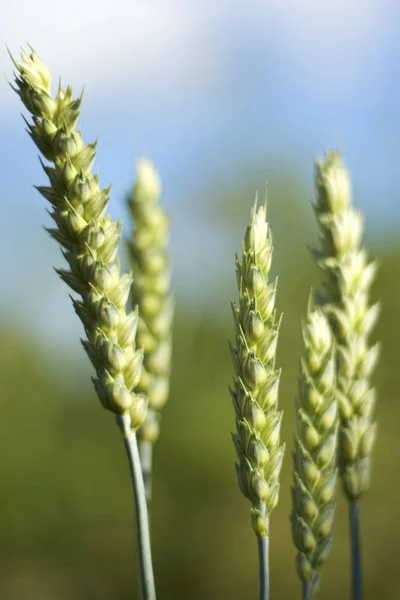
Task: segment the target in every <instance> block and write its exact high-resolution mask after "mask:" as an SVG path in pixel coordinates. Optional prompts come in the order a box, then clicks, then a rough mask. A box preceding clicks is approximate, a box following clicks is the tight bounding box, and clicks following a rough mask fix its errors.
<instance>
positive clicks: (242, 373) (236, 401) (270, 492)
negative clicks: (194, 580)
mask: <svg viewBox="0 0 400 600" xmlns="http://www.w3.org/2000/svg"><path fill="white" fill-rule="evenodd" d="M271 260H272V238H271V233H270V230H269V226H268V223H267V220H266V206H264V207H263V206H261V207H259V208H258V209H257V200H256V203H255V205H254V207H253V209H252V211H251V217H250V224H249V225H248V227H247V230H246V234H245V238H244V242H243V252H242V258H241V260H240V259H239V258H238V257H236V273H237V283H238V288H239V306H236V305H235V304H233V306H232V308H233V317H234V322H235V331H236V341H235V346H233V345H232V344H231V346H230V347H231V354H232V361H233V368H234V386H233V389H231V390H230V391H231V395H232V399H233V406H234V409H235V415H236V433H235V434H233V441H234V444H235V448H236V453H237V457H238V461H239V463H238V464H237V465H236V472H237V477H238V482H239V487H240V489H241V491H242V492H243V494H244V495H245V496H246V497H247V498H248V499H249V500H250V501H251V503H252V509H251V514H252V524H253V529H254V531H255V533H256V535H257V538H258V547H259V557H260V598H261V599H262V600H266V599H267V598H269V567H268V540H269V519H270V515H271V512H272V511H273V509H274V508H275V506H276V505H277V503H278V495H279V474H280V470H281V465H282V460H283V454H284V447H283V445H282V444H281V442H280V429H281V420H282V412H281V411H279V410H278V407H277V402H278V387H279V378H280V371H279V370H278V369H276V368H275V355H276V346H277V341H278V331H279V324H280V321H277V317H276V310H275V295H276V287H277V281H276V280H275V281H274V282H273V283H270V282H269V280H268V278H269V271H270V267H271Z"/></svg>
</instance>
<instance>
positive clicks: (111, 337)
mask: <svg viewBox="0 0 400 600" xmlns="http://www.w3.org/2000/svg"><path fill="white" fill-rule="evenodd" d="M11 58H12V57H11ZM12 60H13V63H14V65H15V68H16V70H17V74H16V77H15V83H16V88H13V89H14V90H15V91H16V92H17V93H18V95H19V96H20V98H21V100H22V102H23V104H24V105H25V107H26V108H27V109H28V111H29V112H30V113H31V114H32V116H33V123H28V122H26V123H27V127H28V133H29V134H30V136H31V138H32V139H33V141H34V142H35V144H36V145H37V147H38V148H39V150H40V152H41V153H42V155H43V156H44V158H45V159H47V160H48V161H50V162H51V163H53V164H54V166H53V167H50V166H46V165H44V164H43V163H42V164H43V168H44V171H45V172H46V174H47V175H48V177H49V181H50V185H49V186H46V187H43V186H42V187H38V188H37V189H38V191H39V192H40V193H41V194H42V195H43V196H44V197H45V198H46V199H47V200H48V201H49V202H50V204H51V206H52V211H51V212H50V215H51V217H52V218H53V220H54V222H55V225H56V227H55V228H52V229H47V231H48V232H49V234H50V235H51V236H52V237H53V238H54V239H55V240H56V241H57V242H58V243H59V244H61V246H62V248H63V254H64V256H65V258H66V260H67V262H68V265H69V270H64V269H57V273H58V274H59V275H60V277H61V278H62V279H63V280H64V281H65V282H66V283H67V285H69V286H70V287H71V288H72V290H73V291H74V292H76V293H78V294H79V295H80V296H81V300H76V299H73V298H72V302H73V305H74V308H75V311H76V313H77V314H78V316H79V317H80V319H81V321H82V323H83V326H84V328H85V333H86V335H87V339H86V340H84V341H82V343H83V346H84V348H85V350H86V352H87V354H88V356H89V358H90V360H91V362H92V364H93V366H94V368H95V370H96V378H93V383H94V387H95V389H96V392H97V395H98V397H99V399H100V401H101V403H102V404H103V406H104V407H105V408H107V409H109V410H110V411H112V412H114V413H115V414H116V416H117V422H118V424H119V426H120V427H121V429H122V430H123V434H124V439H125V443H126V446H127V450H128V456H129V460H130V465H131V469H132V472H133V473H134V475H135V476H134V478H133V480H134V492H135V496H136V500H137V502H136V510H137V519H138V536H139V547H140V553H141V559H142V560H141V574H142V579H143V586H144V588H143V589H145V590H146V595H145V597H146V598H148V599H149V600H150V599H153V598H155V592H154V579H153V572H152V565H151V552H150V539H149V532H148V523H147V509H146V502H145V499H144V494H142V493H141V490H140V489H138V487H137V483H138V479H140V477H141V473H140V474H139V473H138V469H139V471H140V462H139V461H138V458H137V457H136V454H135V452H134V446H135V445H136V435H135V431H136V430H137V429H138V428H139V427H140V425H141V424H142V423H143V422H144V419H145V416H146V410H147V399H146V397H145V396H144V395H143V394H136V393H135V392H134V391H133V389H134V388H135V386H136V385H137V383H138V381H139V378H140V371H141V366H142V360H143V352H142V350H137V349H136V347H135V335H136V328H137V323H138V313H137V310H135V311H132V312H130V313H128V314H127V313H126V308H125V307H126V303H127V300H128V295H129V290H130V286H131V282H132V277H131V275H123V276H122V277H121V275H120V270H119V261H118V257H117V250H118V243H119V240H120V237H121V224H120V223H114V222H112V221H111V218H110V217H109V216H105V211H106V208H107V203H108V200H109V189H110V188H106V189H103V190H101V189H100V187H99V181H98V176H93V175H92V165H93V162H94V159H95V156H96V143H92V144H87V145H86V146H85V145H84V143H83V140H82V135H81V132H80V131H76V124H77V121H78V118H79V113H80V105H81V100H82V98H77V99H73V98H72V89H71V87H69V86H68V87H67V88H66V90H65V91H64V90H63V89H62V88H61V84H60V85H59V89H58V93H57V95H56V97H55V98H53V97H52V94H51V75H50V71H49V69H48V68H47V66H46V65H45V64H44V63H43V62H42V61H41V60H40V59H39V58H38V56H37V54H36V52H35V51H34V50H33V49H32V48H31V54H30V55H27V54H26V53H25V52H24V51H22V52H21V61H20V62H17V61H16V60H14V59H13V58H12ZM127 423H129V434H128V433H127ZM132 447H133V452H132ZM139 486H140V481H139ZM142 496H143V497H142ZM143 504H144V506H143Z"/></svg>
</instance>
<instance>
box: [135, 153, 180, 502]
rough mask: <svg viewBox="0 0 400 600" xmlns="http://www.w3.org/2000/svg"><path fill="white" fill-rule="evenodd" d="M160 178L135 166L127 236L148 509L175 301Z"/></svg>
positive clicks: (145, 165)
mask: <svg viewBox="0 0 400 600" xmlns="http://www.w3.org/2000/svg"><path fill="white" fill-rule="evenodd" d="M160 195H161V181H160V178H159V176H158V173H157V171H156V169H155V168H154V166H153V165H152V163H151V162H150V161H148V160H141V161H139V162H138V164H137V179H136V183H135V185H134V186H133V189H132V193H131V194H130V196H129V198H128V207H129V211H130V214H131V217H132V222H133V229H132V236H131V238H130V239H129V240H128V242H127V244H128V250H129V256H130V260H131V267H132V270H133V273H134V279H133V282H132V301H133V304H134V305H137V306H138V307H139V323H138V329H137V335H136V343H137V345H138V346H140V347H141V348H143V349H144V357H143V368H142V372H141V376H140V380H139V383H138V388H137V389H138V391H140V392H142V393H143V394H145V395H146V396H147V398H148V399H149V409H148V412H147V415H146V420H145V422H144V423H143V425H142V426H141V427H140V429H139V431H138V438H139V447H140V458H141V465H142V471H143V477H144V482H145V488H146V498H147V507H148V510H149V511H150V502H151V489H152V471H153V461H152V456H153V446H154V444H155V443H156V441H157V439H158V436H159V432H160V418H161V409H162V408H163V406H164V405H165V403H166V401H167V399H168V395H169V385H170V373H171V354H172V324H173V316H174V302H173V297H172V291H171V272H170V266H169V229H170V224H169V219H168V217H167V216H166V214H165V212H164V210H163V209H162V207H161V205H160V202H159V200H160Z"/></svg>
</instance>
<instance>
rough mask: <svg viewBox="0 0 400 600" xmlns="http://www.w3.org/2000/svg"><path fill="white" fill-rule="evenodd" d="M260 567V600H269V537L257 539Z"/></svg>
mask: <svg viewBox="0 0 400 600" xmlns="http://www.w3.org/2000/svg"><path fill="white" fill-rule="evenodd" d="M257 540H258V557H259V565H260V600H269V557H268V552H269V536H268V535H266V536H264V537H257Z"/></svg>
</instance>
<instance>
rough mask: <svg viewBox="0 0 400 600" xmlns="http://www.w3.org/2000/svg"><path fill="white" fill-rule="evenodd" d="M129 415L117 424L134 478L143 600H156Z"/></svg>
mask: <svg viewBox="0 0 400 600" xmlns="http://www.w3.org/2000/svg"><path fill="white" fill-rule="evenodd" d="M130 422H131V419H130V416H129V415H117V424H118V425H119V427H120V428H121V431H122V433H123V436H124V442H125V448H126V452H127V454H128V460H129V467H130V471H131V476H132V484H133V495H134V498H135V508H136V524H137V535H138V548H139V568H140V585H141V591H142V600H155V599H156V590H155V584H154V575H153V564H152V559H151V545H150V531H149V523H148V516H147V505H146V496H145V489H144V483H143V476H142V469H141V466H140V457H139V450H138V446H137V440H136V434H135V433H133V432H132V431H131V428H130Z"/></svg>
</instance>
